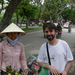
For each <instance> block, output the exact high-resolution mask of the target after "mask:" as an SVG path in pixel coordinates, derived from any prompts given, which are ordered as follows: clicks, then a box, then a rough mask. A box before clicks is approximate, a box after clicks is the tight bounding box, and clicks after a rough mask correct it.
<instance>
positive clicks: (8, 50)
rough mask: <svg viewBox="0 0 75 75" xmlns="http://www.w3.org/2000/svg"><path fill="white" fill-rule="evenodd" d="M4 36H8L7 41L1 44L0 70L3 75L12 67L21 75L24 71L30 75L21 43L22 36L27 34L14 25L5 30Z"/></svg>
mask: <svg viewBox="0 0 75 75" xmlns="http://www.w3.org/2000/svg"><path fill="white" fill-rule="evenodd" d="M1 33H2V34H6V40H4V41H2V42H1V44H0V70H1V75H4V73H5V72H6V67H7V66H11V68H12V70H16V71H17V72H19V73H21V72H22V69H21V66H22V67H23V69H24V75H27V74H28V67H27V63H26V58H25V52H24V47H23V44H22V43H20V42H19V39H20V36H21V34H25V32H24V31H23V30H22V29H20V28H19V27H18V26H17V25H15V24H14V23H11V24H10V25H9V26H8V27H7V28H5V29H4V30H3V31H2V32H1Z"/></svg>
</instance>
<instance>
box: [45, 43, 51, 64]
mask: <svg viewBox="0 0 75 75" xmlns="http://www.w3.org/2000/svg"><path fill="white" fill-rule="evenodd" d="M46 48H47V55H48V62H49V65H51V61H50V53H49V51H48V42H47V43H46Z"/></svg>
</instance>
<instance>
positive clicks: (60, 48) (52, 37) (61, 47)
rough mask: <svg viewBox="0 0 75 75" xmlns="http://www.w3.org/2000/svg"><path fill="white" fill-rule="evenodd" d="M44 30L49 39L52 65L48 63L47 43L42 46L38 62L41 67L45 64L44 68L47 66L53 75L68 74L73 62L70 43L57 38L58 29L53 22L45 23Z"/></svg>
mask: <svg viewBox="0 0 75 75" xmlns="http://www.w3.org/2000/svg"><path fill="white" fill-rule="evenodd" d="M43 30H44V33H45V37H46V38H47V39H48V52H49V55H50V61H51V65H49V63H48V62H49V60H48V55H47V48H46V43H44V44H43V45H42V46H41V48H40V52H39V54H38V58H37V62H38V63H39V65H40V66H41V67H42V66H43V64H45V66H44V68H47V69H48V70H49V71H50V72H51V74H52V75H67V73H68V71H69V69H70V67H71V65H72V62H73V55H72V52H71V50H70V47H69V45H68V43H67V42H66V41H64V40H61V39H57V38H56V33H57V29H56V26H55V25H54V24H53V23H50V22H49V23H45V24H44V27H43Z"/></svg>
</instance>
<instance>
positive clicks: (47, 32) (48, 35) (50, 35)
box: [45, 27, 56, 41]
mask: <svg viewBox="0 0 75 75" xmlns="http://www.w3.org/2000/svg"><path fill="white" fill-rule="evenodd" d="M55 35H56V32H55V30H54V29H51V30H50V29H49V28H48V27H46V28H45V36H46V38H47V39H48V40H49V41H52V40H53V39H54V38H55Z"/></svg>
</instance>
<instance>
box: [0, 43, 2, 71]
mask: <svg viewBox="0 0 75 75" xmlns="http://www.w3.org/2000/svg"><path fill="white" fill-rule="evenodd" d="M1 63H2V46H1V44H0V72H1V67H2V64H1Z"/></svg>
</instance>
